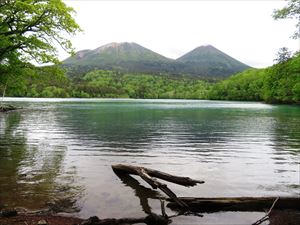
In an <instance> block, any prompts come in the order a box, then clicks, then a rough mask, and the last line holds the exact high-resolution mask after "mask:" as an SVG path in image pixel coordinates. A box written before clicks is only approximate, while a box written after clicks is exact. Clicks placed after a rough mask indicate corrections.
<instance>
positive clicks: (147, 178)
mask: <svg viewBox="0 0 300 225" xmlns="http://www.w3.org/2000/svg"><path fill="white" fill-rule="evenodd" d="M137 172H138V174H139V175H140V177H141V178H142V179H143V180H144V181H146V182H147V183H148V184H149V185H150V186H151V187H152V188H153V189H156V188H159V189H160V190H162V191H163V192H164V193H165V194H166V195H168V196H169V197H170V198H171V199H173V200H174V201H175V202H176V203H177V204H178V205H180V207H183V208H187V204H185V203H184V202H183V201H181V200H180V199H178V197H177V196H176V194H175V193H174V192H173V191H171V190H170V189H169V188H168V186H167V185H166V184H163V183H160V182H159V181H157V180H156V179H155V178H152V177H150V176H149V175H148V174H147V172H146V171H145V169H144V168H137Z"/></svg>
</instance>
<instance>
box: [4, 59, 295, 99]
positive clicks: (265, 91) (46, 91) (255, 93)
mask: <svg viewBox="0 0 300 225" xmlns="http://www.w3.org/2000/svg"><path fill="white" fill-rule="evenodd" d="M299 65H300V55H299V54H297V55H295V56H294V57H292V58H290V59H287V60H286V61H284V62H280V63H278V64H275V65H274V66H271V67H268V68H265V69H249V70H246V71H244V72H242V73H238V74H236V75H233V76H231V77H230V78H228V79H225V80H221V81H217V80H209V81H208V80H206V81H205V80H203V79H200V78H195V77H191V76H170V75H163V76H162V75H151V74H143V73H123V72H116V71H108V70H94V71H92V72H88V73H86V74H85V75H83V76H81V77H71V78H69V77H67V76H66V75H65V72H64V71H63V70H62V69H61V68H60V67H57V66H56V67H54V66H50V67H41V68H35V67H32V68H27V69H26V70H23V73H24V74H23V75H20V76H16V77H14V78H13V79H12V80H11V82H9V83H8V87H7V91H6V94H7V96H27V97H99V98H153V99H156V98H174V99H175V98H176V99H215V100H238V101H265V102H268V103H300V66H299Z"/></svg>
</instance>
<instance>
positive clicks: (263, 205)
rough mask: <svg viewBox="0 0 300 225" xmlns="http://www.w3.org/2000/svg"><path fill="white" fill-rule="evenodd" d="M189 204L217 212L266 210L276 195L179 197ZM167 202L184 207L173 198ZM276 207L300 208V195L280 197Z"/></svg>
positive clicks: (189, 205) (194, 210)
mask: <svg viewBox="0 0 300 225" xmlns="http://www.w3.org/2000/svg"><path fill="white" fill-rule="evenodd" d="M179 199H180V200H181V201H183V202H185V203H186V204H187V205H188V209H189V210H191V211H193V212H217V211H264V210H265V209H269V208H270V206H271V205H272V203H273V202H274V200H275V199H276V197H257V198H255V197H251V198H249V197H238V198H179ZM168 201H171V202H170V203H168V204H167V207H169V208H171V209H174V210H176V209H180V210H182V208H181V207H180V206H179V205H178V204H177V203H176V202H174V201H173V200H172V199H168ZM274 209H294V210H300V198H299V197H282V198H279V199H278V201H277V203H276V205H275V206H274Z"/></svg>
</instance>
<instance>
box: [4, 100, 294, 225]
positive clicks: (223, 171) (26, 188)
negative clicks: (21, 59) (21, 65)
mask: <svg viewBox="0 0 300 225" xmlns="http://www.w3.org/2000/svg"><path fill="white" fill-rule="evenodd" d="M5 101H7V102H11V103H13V104H15V105H19V106H22V107H23V109H22V110H18V111H15V112H10V113H2V114H0V205H5V206H9V207H16V206H22V207H26V208H29V209H38V208H41V207H44V206H46V205H49V202H50V203H53V202H59V204H61V205H65V206H66V208H67V209H68V210H69V211H70V212H72V213H75V215H78V216H81V217H88V216H92V215H97V216H99V217H101V218H106V217H117V218H119V217H135V216H138V217H139V216H144V215H145V212H148V211H149V210H152V212H156V213H160V202H159V200H157V199H158V198H159V196H160V195H163V194H161V193H160V192H159V191H153V190H151V188H150V187H149V186H148V185H147V184H145V182H143V181H142V180H140V179H139V178H137V177H134V178H135V179H129V180H124V179H123V180H121V179H120V178H118V177H117V176H116V175H115V174H114V173H113V171H112V169H111V165H113V164H118V163H123V164H132V165H141V166H146V167H150V168H154V169H158V170H162V171H165V172H169V173H173V174H176V175H182V176H189V177H191V178H194V179H199V180H204V181H205V184H200V185H198V186H196V187H192V188H186V187H181V186H179V185H175V184H168V186H169V187H170V188H171V189H172V190H173V191H174V192H175V193H176V194H178V196H194V197H220V196H223V197H224V196H299V197H300V175H299V174H300V173H299V167H300V163H299V162H300V107H297V106H277V105H267V104H262V103H249V102H225V101H185V100H128V99H118V100H117V99H23V98H22V99H18V98H6V99H5ZM168 213H169V214H174V213H173V212H171V211H168ZM261 215H263V214H261V213H250V212H249V213H232V212H226V213H222V212H221V213H213V214H205V215H204V217H202V218H200V217H194V216H189V217H186V216H182V217H177V218H175V219H174V220H173V221H174V222H173V223H172V224H200V223H201V224H225V223H226V224H231V223H232V224H246V223H248V224H249V223H251V222H255V221H256V219H258V218H260V217H261Z"/></svg>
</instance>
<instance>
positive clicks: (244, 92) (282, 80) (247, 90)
mask: <svg viewBox="0 0 300 225" xmlns="http://www.w3.org/2000/svg"><path fill="white" fill-rule="evenodd" d="M209 98H211V99H220V100H247V101H265V102H268V103H300V54H299V53H298V54H296V55H295V56H294V57H293V58H290V59H287V60H286V61H284V62H280V63H278V64H276V65H274V66H271V67H268V68H266V69H249V70H246V71H244V72H242V73H239V74H236V75H234V76H232V77H230V78H228V79H226V80H224V81H221V82H219V83H217V84H215V85H213V86H212V89H211V91H210V95H209Z"/></svg>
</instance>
